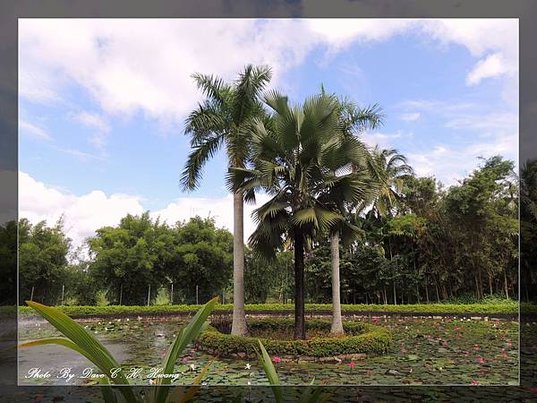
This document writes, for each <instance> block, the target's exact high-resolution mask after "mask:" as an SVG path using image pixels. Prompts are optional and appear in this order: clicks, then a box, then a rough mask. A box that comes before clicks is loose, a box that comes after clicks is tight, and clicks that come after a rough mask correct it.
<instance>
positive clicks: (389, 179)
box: [370, 147, 413, 305]
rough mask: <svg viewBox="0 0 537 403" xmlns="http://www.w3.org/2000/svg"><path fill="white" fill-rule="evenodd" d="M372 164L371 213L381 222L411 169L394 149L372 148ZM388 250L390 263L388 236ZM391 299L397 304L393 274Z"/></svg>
mask: <svg viewBox="0 0 537 403" xmlns="http://www.w3.org/2000/svg"><path fill="white" fill-rule="evenodd" d="M373 160H374V166H375V170H376V173H377V178H378V180H379V190H378V193H377V194H376V196H375V197H374V199H373V200H372V209H371V212H370V213H371V214H372V215H374V216H376V217H377V219H378V220H379V221H381V222H383V221H385V219H386V218H389V217H392V216H393V212H394V208H395V207H396V206H397V204H398V203H399V201H400V200H401V192H402V190H403V183H404V180H405V178H408V177H409V176H410V175H412V174H413V169H412V167H411V166H410V165H408V164H407V160H406V157H405V156H404V155H403V154H399V153H398V152H397V150H395V149H380V148H378V147H375V149H374V150H373ZM388 252H389V255H390V263H391V262H392V261H393V256H392V248H391V244H390V240H389V238H388ZM393 299H394V304H395V305H397V291H396V286H395V276H394V279H393Z"/></svg>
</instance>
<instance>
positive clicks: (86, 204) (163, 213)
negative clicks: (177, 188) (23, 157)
mask: <svg viewBox="0 0 537 403" xmlns="http://www.w3.org/2000/svg"><path fill="white" fill-rule="evenodd" d="M267 200H268V196H266V195H263V194H261V195H259V196H258V197H257V203H258V205H260V204H262V203H264V202H265V201H267ZM141 201H142V200H141V198H140V197H138V196H133V195H126V194H119V193H115V194H111V195H107V194H106V193H104V192H103V191H101V190H93V191H91V192H89V193H86V194H83V195H81V196H77V195H73V194H71V193H69V192H66V191H65V190H61V189H56V188H54V187H53V186H50V185H47V184H45V183H43V182H40V181H38V180H36V179H34V178H33V177H32V176H30V175H29V174H27V173H24V172H20V173H19V217H21V218H23V217H24V218H28V219H29V220H30V222H32V223H37V222H39V221H41V220H46V221H47V223H48V224H54V223H55V222H56V221H57V220H58V219H59V218H60V217H61V216H62V215H63V217H64V223H65V231H66V234H67V236H68V237H70V238H71V239H72V240H73V245H74V246H75V247H76V246H79V245H82V244H83V242H84V240H85V239H86V238H87V237H90V236H93V235H95V230H96V229H98V228H101V227H103V226H109V225H110V226H114V225H117V224H119V221H120V219H121V218H122V217H124V216H126V215H127V214H142V213H143V212H144V211H146V209H145V208H144V206H143V205H142V203H141ZM255 208H256V206H255V205H251V204H245V206H244V234H245V240H247V239H248V237H249V236H250V234H251V233H252V232H253V231H254V229H255V224H254V222H253V220H252V218H251V213H252V211H253V210H254V209H255ZM150 215H151V217H153V218H156V217H160V218H161V219H162V220H164V221H166V222H167V223H168V224H170V225H173V224H175V222H177V221H183V220H188V219H189V218H190V217H194V216H197V215H198V216H200V217H209V216H210V217H213V218H214V220H215V222H216V225H217V226H218V227H223V228H227V229H228V230H229V231H230V232H233V197H232V196H231V195H228V196H225V197H220V198H196V197H182V198H179V199H177V200H175V201H174V202H172V203H170V204H169V205H168V206H167V207H165V208H164V209H161V210H157V211H153V212H151V213H150Z"/></svg>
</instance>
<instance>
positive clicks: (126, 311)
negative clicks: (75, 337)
mask: <svg viewBox="0 0 537 403" xmlns="http://www.w3.org/2000/svg"><path fill="white" fill-rule="evenodd" d="M200 307H201V305H151V306H118V305H109V306H63V307H59V309H61V310H62V311H63V312H64V313H65V314H67V315H69V316H72V317H91V316H93V317H101V316H121V315H161V314H191V313H192V314H193V313H195V312H196V311H197V310H198V309H200ZM518 307H519V304H518V302H517V301H512V300H504V301H503V302H500V303H498V302H497V301H495V302H494V303H477V304H410V305H375V304H369V305H365V304H358V305H342V311H343V312H344V313H350V314H352V313H356V314H360V313H371V314H384V313H387V314H389V313H404V314H412V313H415V314H431V315H435V314H446V315H451V314H453V315H475V316H479V315H492V314H502V315H517V314H518ZM232 309H233V306H232V305H231V304H225V305H217V307H216V308H215V310H214V312H221V313H229V312H231V311H232ZM331 309H332V308H331V305H330V304H306V314H315V313H330V312H331ZM521 309H522V310H523V311H524V312H535V311H537V309H536V308H535V305H531V304H521ZM31 312H32V310H31V308H29V307H19V313H20V314H31ZM246 312H247V313H280V312H281V313H289V314H292V313H293V312H294V306H293V305H292V304H250V305H246Z"/></svg>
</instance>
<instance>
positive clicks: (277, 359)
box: [272, 355, 282, 364]
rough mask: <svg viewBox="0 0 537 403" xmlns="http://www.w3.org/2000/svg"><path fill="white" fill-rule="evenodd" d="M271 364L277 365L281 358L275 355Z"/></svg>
mask: <svg viewBox="0 0 537 403" xmlns="http://www.w3.org/2000/svg"><path fill="white" fill-rule="evenodd" d="M272 362H273V363H275V364H279V363H280V362H282V358H281V357H279V356H277V355H276V356H274V357H272Z"/></svg>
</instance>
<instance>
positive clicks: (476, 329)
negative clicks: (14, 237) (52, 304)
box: [19, 316, 519, 385]
mask: <svg viewBox="0 0 537 403" xmlns="http://www.w3.org/2000/svg"><path fill="white" fill-rule="evenodd" d="M353 320H363V321H367V322H369V323H373V324H377V325H381V326H384V327H386V328H388V329H390V330H391V331H392V333H393V345H392V348H391V349H390V351H389V352H388V354H386V355H382V356H368V357H367V358H364V359H359V360H356V361H348V360H347V361H342V362H340V363H325V362H323V363H313V362H306V363H302V362H300V363H296V362H279V363H275V366H276V369H277V371H278V375H279V377H280V379H281V381H282V383H284V384H288V385H300V384H309V383H311V382H312V380H314V383H315V384H316V385H432V384H450V385H471V384H474V385H477V384H479V385H516V384H518V374H519V345H518V342H519V326H518V322H515V321H510V320H474V319H470V318H454V317H443V318H439V317H435V318H431V317H426V318H417V317H397V316H387V317H371V318H370V317H361V318H353ZM77 322H78V323H81V324H82V325H83V326H86V327H87V328H88V329H89V330H90V331H92V332H93V333H94V334H95V335H96V337H97V338H98V339H100V340H101V341H102V342H103V343H104V345H105V346H106V347H107V348H108V349H109V350H110V351H111V353H112V355H113V356H114V357H116V359H117V360H118V361H119V362H120V363H122V366H123V371H124V372H125V373H127V374H129V375H130V376H131V379H132V381H131V383H133V384H140V385H148V384H150V382H151V378H154V376H155V371H158V368H159V367H160V365H161V362H162V360H163V357H164V356H165V354H166V352H167V349H168V346H169V345H170V344H171V342H172V341H173V340H174V338H175V335H176V334H177V331H178V330H179V329H180V327H181V326H182V325H183V324H184V319H183V318H177V317H170V316H168V317H163V316H161V317H133V318H117V319H110V318H106V319H77ZM58 335H59V334H58V333H57V332H56V331H55V330H54V329H53V328H52V326H50V325H49V324H48V322H46V321H44V320H41V319H39V318H36V317H24V319H21V320H20V322H19V341H25V340H32V339H38V338H43V337H50V336H58ZM210 361H212V363H211V367H210V370H209V372H208V373H207V375H206V377H205V378H204V383H206V384H208V385H267V384H268V381H267V378H266V376H265V374H264V372H263V370H262V367H261V364H260V363H259V362H257V360H243V361H240V360H237V359H225V358H215V357H212V356H210V355H208V354H205V353H203V352H201V351H199V350H197V349H196V348H190V349H188V351H187V352H186V354H184V355H183V357H182V358H180V360H179V361H178V362H177V365H176V371H175V373H176V379H174V383H176V384H189V383H191V382H192V380H193V379H194V378H195V376H196V375H197V374H198V373H199V372H200V371H201V369H202V368H203V367H204V366H205V365H206V364H207V363H209V362H210ZM276 361H278V360H277V359H276ZM62 370H63V371H62ZM98 376H99V372H98V370H97V369H96V368H95V367H94V366H93V365H92V364H91V363H90V362H89V361H87V360H86V359H85V358H84V357H82V356H80V355H78V354H77V353H75V352H73V351H71V350H69V349H66V348H63V347H60V346H54V345H48V346H40V347H30V348H25V349H20V350H19V384H21V385H28V384H31V385H38V384H39V385H52V384H54V385H77V384H92V383H96V379H97V377H98Z"/></svg>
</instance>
